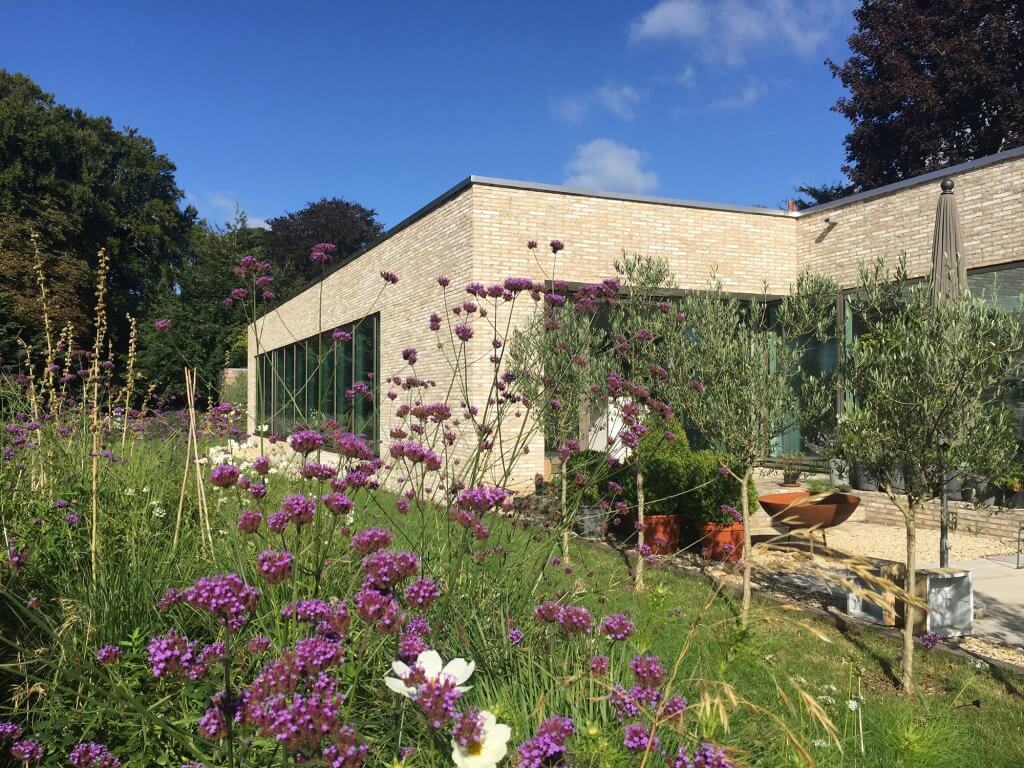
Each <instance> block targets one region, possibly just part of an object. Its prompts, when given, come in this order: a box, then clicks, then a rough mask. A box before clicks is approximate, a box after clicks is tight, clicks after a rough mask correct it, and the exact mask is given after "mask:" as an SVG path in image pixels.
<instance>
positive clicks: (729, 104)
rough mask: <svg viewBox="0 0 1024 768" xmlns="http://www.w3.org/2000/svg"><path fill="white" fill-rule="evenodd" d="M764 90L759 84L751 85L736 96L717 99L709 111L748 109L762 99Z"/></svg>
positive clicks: (710, 105)
mask: <svg viewBox="0 0 1024 768" xmlns="http://www.w3.org/2000/svg"><path fill="white" fill-rule="evenodd" d="M763 93H764V89H763V88H762V87H761V86H760V85H758V84H757V83H749V84H748V85H747V86H746V87H745V88H744V89H743V90H742V91H740V92H739V93H737V94H736V95H735V96H725V97H723V98H721V99H717V100H715V101H713V102H711V104H709V105H708V109H713V110H716V111H725V110H733V109H746V108H747V107H752V106H754V104H755V103H756V102H757V100H758V99H760V98H761V95H762V94H763Z"/></svg>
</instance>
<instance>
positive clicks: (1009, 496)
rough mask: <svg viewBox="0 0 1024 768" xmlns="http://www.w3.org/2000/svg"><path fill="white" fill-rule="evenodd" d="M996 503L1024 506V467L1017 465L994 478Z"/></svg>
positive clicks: (1007, 505) (1008, 505) (1004, 505)
mask: <svg viewBox="0 0 1024 768" xmlns="http://www.w3.org/2000/svg"><path fill="white" fill-rule="evenodd" d="M993 482H994V483H995V486H996V503H997V504H998V505H999V506H1001V507H1010V508H1017V507H1024V469H1022V468H1019V467H1015V468H1013V469H1011V470H1010V471H1008V472H1006V473H1005V474H1002V475H1000V476H999V477H997V478H995V480H993Z"/></svg>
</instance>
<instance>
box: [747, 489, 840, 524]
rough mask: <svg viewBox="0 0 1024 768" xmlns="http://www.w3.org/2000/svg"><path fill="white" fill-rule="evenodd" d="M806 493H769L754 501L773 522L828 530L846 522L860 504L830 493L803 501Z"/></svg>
mask: <svg viewBox="0 0 1024 768" xmlns="http://www.w3.org/2000/svg"><path fill="white" fill-rule="evenodd" d="M810 497H811V494H810V493H808V492H807V491H791V492H789V493H770V494H768V495H767V496H762V497H761V498H759V499H758V501H759V502H760V503H761V506H762V507H763V508H764V511H765V512H767V513H768V514H769V515H771V518H772V519H773V520H775V521H776V522H779V523H782V524H783V525H788V526H789V527H790V528H811V527H814V526H817V527H819V528H831V527H833V526H836V525H839V524H840V523H842V522H845V521H846V520H847V519H849V517H850V515H852V514H853V511H854V510H855V509H857V505H858V504H860V496H854V495H852V494H849V493H831V494H829V495H828V496H825V497H824V498H821V499H818V500H817V501H814V502H806V501H805V500H806V499H809V498H810Z"/></svg>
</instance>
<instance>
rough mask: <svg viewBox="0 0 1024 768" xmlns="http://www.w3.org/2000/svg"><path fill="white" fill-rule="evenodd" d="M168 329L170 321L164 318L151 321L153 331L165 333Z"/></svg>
mask: <svg viewBox="0 0 1024 768" xmlns="http://www.w3.org/2000/svg"><path fill="white" fill-rule="evenodd" d="M170 327H171V321H170V320H168V319H167V318H166V317H162V318H160V319H159V320H154V321H153V329H154V330H157V331H161V332H162V331H166V330H167V329H168V328H170Z"/></svg>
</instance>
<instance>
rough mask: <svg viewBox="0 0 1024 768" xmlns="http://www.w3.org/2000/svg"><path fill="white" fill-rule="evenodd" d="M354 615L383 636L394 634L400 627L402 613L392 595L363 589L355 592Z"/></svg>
mask: <svg viewBox="0 0 1024 768" xmlns="http://www.w3.org/2000/svg"><path fill="white" fill-rule="evenodd" d="M355 605H356V614H357V615H358V616H359V618H360V619H362V620H363V621H365V622H366V623H367V624H369V625H371V626H374V627H376V628H377V629H378V630H379V631H381V632H383V633H384V634H394V633H395V632H397V631H398V629H399V628H400V627H401V626H402V620H403V616H402V611H401V606H399V604H398V601H397V600H396V599H395V598H394V596H393V595H391V594H388V593H385V592H379V591H378V590H376V589H370V588H365V589H361V590H359V591H358V592H356V596H355Z"/></svg>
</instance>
